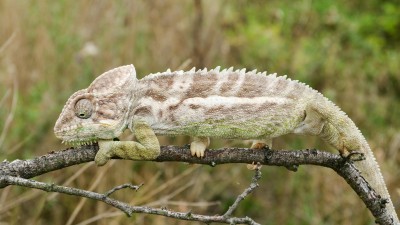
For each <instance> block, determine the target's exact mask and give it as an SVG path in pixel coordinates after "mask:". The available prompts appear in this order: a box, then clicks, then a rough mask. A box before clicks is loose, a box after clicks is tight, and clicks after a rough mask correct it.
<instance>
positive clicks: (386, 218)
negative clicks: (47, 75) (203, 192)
mask: <svg viewBox="0 0 400 225" xmlns="http://www.w3.org/2000/svg"><path fill="white" fill-rule="evenodd" d="M97 150H98V146H97V145H90V146H82V147H79V148H75V149H74V148H70V149H66V150H63V151H57V152H50V153H49V154H47V155H43V156H40V157H37V158H34V159H29V160H14V161H12V162H8V161H6V160H5V161H3V162H2V163H0V188H3V187H5V186H7V185H10V184H11V183H9V181H8V180H7V179H5V178H7V177H8V178H9V177H10V176H11V177H20V178H32V177H35V176H39V175H41V174H44V173H48V172H51V171H54V170H58V169H62V168H65V167H69V166H72V165H77V164H81V163H85V162H89V161H93V160H94V157H95V155H96V152H97ZM153 161H157V162H167V161H175V162H188V163H195V164H206V165H210V166H216V165H219V164H225V163H252V162H258V163H260V164H263V165H272V166H284V167H286V168H296V167H297V166H298V165H318V166H324V167H328V168H331V169H333V170H334V171H336V172H337V173H338V174H339V175H340V176H342V177H343V178H344V179H345V180H346V181H347V183H348V184H349V185H350V186H351V188H352V189H353V190H354V191H355V192H356V193H357V195H358V196H359V197H360V198H361V199H362V200H363V201H364V203H365V205H366V206H367V207H368V209H369V210H370V211H371V213H372V214H373V215H374V217H375V218H376V222H377V223H379V224H382V225H386V224H393V223H392V219H391V218H392V217H393V216H394V215H390V214H388V212H387V210H386V207H385V201H386V199H382V198H380V197H379V196H378V195H377V194H376V192H375V191H374V190H372V188H371V187H370V186H369V185H368V183H367V182H366V181H365V179H364V178H363V177H362V176H361V175H360V172H359V171H358V170H357V168H356V167H355V166H354V165H353V163H352V162H351V161H349V160H347V159H344V158H342V157H340V156H339V155H336V154H332V153H329V152H325V151H319V150H296V151H284V150H280V151H273V150H268V149H265V150H256V149H244V148H223V149H218V150H206V152H205V157H204V158H197V157H193V156H191V155H190V150H189V148H188V146H184V147H177V146H162V147H161V154H160V156H159V157H157V159H155V160H153Z"/></svg>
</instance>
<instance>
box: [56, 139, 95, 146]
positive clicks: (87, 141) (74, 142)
mask: <svg viewBox="0 0 400 225" xmlns="http://www.w3.org/2000/svg"><path fill="white" fill-rule="evenodd" d="M97 142H98V139H97V138H91V139H76V140H63V141H62V142H61V143H63V144H66V145H72V146H75V147H76V146H82V145H92V144H94V143H97Z"/></svg>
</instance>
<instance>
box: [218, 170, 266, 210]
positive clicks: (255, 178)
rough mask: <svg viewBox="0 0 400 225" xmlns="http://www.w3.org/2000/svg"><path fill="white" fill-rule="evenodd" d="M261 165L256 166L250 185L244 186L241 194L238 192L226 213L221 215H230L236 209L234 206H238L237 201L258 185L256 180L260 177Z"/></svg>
mask: <svg viewBox="0 0 400 225" xmlns="http://www.w3.org/2000/svg"><path fill="white" fill-rule="evenodd" d="M260 168H261V166H260V165H258V166H257V168H256V169H255V174H254V177H253V179H252V181H251V183H250V186H249V187H248V188H246V189H245V190H244V191H243V192H242V194H240V195H239V196H238V197H237V198H236V200H235V202H234V203H233V204H232V205H231V206H230V207H229V209H228V210H227V211H226V213H225V214H224V215H223V216H225V217H230V216H231V215H232V213H233V212H234V211H235V210H236V208H237V207H238V206H239V203H240V202H241V201H243V200H244V199H245V198H246V197H247V196H248V195H249V194H250V193H251V192H253V191H254V190H255V189H256V188H257V187H258V183H257V182H258V180H260V178H261V171H260Z"/></svg>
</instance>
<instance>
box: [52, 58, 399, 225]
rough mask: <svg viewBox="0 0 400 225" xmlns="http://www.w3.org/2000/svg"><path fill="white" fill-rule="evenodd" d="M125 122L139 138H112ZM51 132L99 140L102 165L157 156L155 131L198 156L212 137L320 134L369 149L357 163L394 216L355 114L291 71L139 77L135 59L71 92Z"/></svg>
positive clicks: (264, 140) (258, 141) (69, 139)
mask: <svg viewBox="0 0 400 225" xmlns="http://www.w3.org/2000/svg"><path fill="white" fill-rule="evenodd" d="M127 128H128V129H130V130H131V131H132V132H133V133H134V134H135V136H136V139H137V142H134V141H112V140H113V139H114V138H116V137H118V136H120V135H121V134H122V132H123V131H124V130H125V129H127ZM54 132H55V135H56V136H57V137H58V138H60V139H62V140H63V142H66V143H70V144H74V145H82V144H87V143H92V142H98V144H99V148H100V149H99V152H98V153H97V155H96V158H95V161H96V163H97V165H104V164H105V163H106V162H107V161H108V160H109V159H110V158H111V157H113V156H118V157H121V158H125V159H154V158H156V157H157V156H158V155H159V153H160V145H159V142H158V139H157V137H156V135H188V136H191V137H193V142H192V143H191V146H190V150H191V153H192V155H196V156H198V157H202V156H204V151H205V149H206V148H207V146H208V145H209V143H210V141H209V137H218V138H229V139H249V140H254V141H253V145H252V148H261V147H264V146H265V145H269V147H271V139H272V138H275V137H278V136H281V135H284V134H289V133H295V134H305V135H316V136H319V137H321V138H322V139H323V140H325V141H326V142H328V143H329V144H331V145H332V146H333V147H335V148H336V149H337V150H339V152H340V153H341V154H342V155H344V156H346V155H349V153H351V152H352V151H357V152H361V153H363V154H365V157H366V160H363V161H359V162H356V166H357V167H358V168H359V169H360V171H361V172H362V174H363V176H364V177H365V178H366V180H367V181H368V183H369V184H370V185H371V186H372V187H373V188H374V189H375V190H376V191H377V193H378V194H379V195H380V196H382V197H383V198H387V199H388V200H389V203H388V204H387V207H388V210H389V212H390V213H392V215H396V212H395V209H394V206H393V204H392V202H391V200H390V196H389V193H388V191H387V188H386V185H385V182H384V180H383V177H382V174H381V172H380V169H379V166H378V164H377V162H376V160H375V158H374V156H373V153H372V151H371V149H370V147H369V145H368V143H367V142H366V140H365V138H364V137H363V135H362V134H361V132H360V131H359V129H358V128H357V127H356V125H355V124H354V123H353V121H352V120H351V119H350V118H349V117H348V116H347V115H346V114H345V113H344V112H343V111H341V110H340V109H339V107H337V106H336V105H335V104H333V103H332V102H331V101H329V100H328V99H327V98H325V97H324V96H322V94H321V93H319V92H318V91H316V90H314V89H312V88H310V87H309V86H307V85H305V84H303V83H300V82H298V81H294V80H290V79H288V78H286V76H277V75H276V74H269V75H267V74H266V72H263V73H260V72H256V71H250V72H246V70H245V69H242V70H236V71H234V70H233V69H232V68H230V69H224V70H220V68H219V67H217V68H216V69H212V70H207V69H204V70H197V71H196V70H195V69H192V70H190V71H186V72H184V71H170V70H167V71H166V72H163V73H156V74H150V75H148V76H146V77H144V78H143V79H141V80H138V79H137V78H136V71H135V68H134V66H133V65H127V66H121V67H118V68H115V69H113V70H110V71H108V72H105V73H104V74H102V75H101V76H99V77H98V78H97V79H95V80H94V81H93V83H92V84H91V85H90V86H89V87H88V88H87V89H83V90H80V91H77V92H76V93H74V94H73V95H72V96H71V97H70V98H69V99H68V101H67V103H66V105H65V106H64V109H63V110H62V112H61V115H60V117H59V118H58V120H57V122H56V125H55V127H54ZM394 220H395V221H394V222H395V224H400V223H399V220H398V218H397V217H396V218H394Z"/></svg>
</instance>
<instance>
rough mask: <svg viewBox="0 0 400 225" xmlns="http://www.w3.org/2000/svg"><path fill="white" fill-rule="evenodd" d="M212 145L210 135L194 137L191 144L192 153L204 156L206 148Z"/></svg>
mask: <svg viewBox="0 0 400 225" xmlns="http://www.w3.org/2000/svg"><path fill="white" fill-rule="evenodd" d="M209 145H210V138H208V137H193V141H192V143H191V144H190V153H191V154H192V156H197V157H200V158H202V157H204V152H205V150H206V148H207V147H208V146H209Z"/></svg>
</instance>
